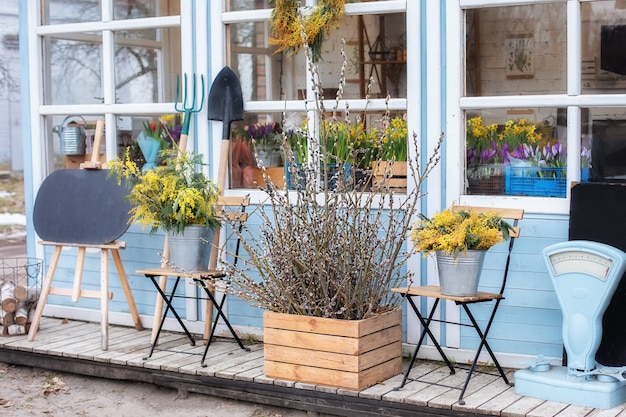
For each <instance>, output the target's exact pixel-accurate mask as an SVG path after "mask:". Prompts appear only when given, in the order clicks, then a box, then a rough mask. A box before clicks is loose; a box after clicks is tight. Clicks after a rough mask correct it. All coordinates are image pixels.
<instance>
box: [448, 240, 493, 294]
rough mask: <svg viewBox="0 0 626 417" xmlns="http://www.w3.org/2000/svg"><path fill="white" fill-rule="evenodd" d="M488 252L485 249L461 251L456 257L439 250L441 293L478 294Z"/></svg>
mask: <svg viewBox="0 0 626 417" xmlns="http://www.w3.org/2000/svg"><path fill="white" fill-rule="evenodd" d="M486 253H487V252H486V251H484V250H468V251H467V254H464V253H460V254H459V255H458V256H457V257H456V258H455V257H454V256H451V255H446V254H445V252H442V251H437V253H436V256H437V273H438V275H439V285H440V287H441V293H442V294H444V295H454V296H474V295H476V293H477V291H478V282H479V280H480V273H481V271H482V269H483V262H484V261H485V254H486Z"/></svg>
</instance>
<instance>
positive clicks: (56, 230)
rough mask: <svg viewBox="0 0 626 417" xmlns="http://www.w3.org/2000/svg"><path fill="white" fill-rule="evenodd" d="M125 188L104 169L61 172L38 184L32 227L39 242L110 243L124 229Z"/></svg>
mask: <svg viewBox="0 0 626 417" xmlns="http://www.w3.org/2000/svg"><path fill="white" fill-rule="evenodd" d="M127 194H128V188H126V186H125V185H124V184H121V185H119V184H118V183H117V180H116V178H115V177H109V176H108V170H106V169H96V170H91V169H62V170H58V171H54V172H53V173H52V174H50V175H49V176H48V177H47V178H46V179H45V180H44V181H43V183H42V184H41V187H40V188H39V191H38V192H37V197H36V199H35V206H34V209H33V225H34V226H35V231H36V232H37V234H38V235H39V237H40V238H41V239H42V240H45V241H50V242H59V243H71V244H80V245H99V244H106V243H110V242H113V241H114V240H116V239H118V238H119V237H120V236H122V235H123V234H124V232H126V230H127V229H128V220H129V213H128V212H129V210H130V208H131V204H130V202H129V201H128V199H126V195H127Z"/></svg>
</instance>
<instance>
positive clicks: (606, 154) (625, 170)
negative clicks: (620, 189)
mask: <svg viewBox="0 0 626 417" xmlns="http://www.w3.org/2000/svg"><path fill="white" fill-rule="evenodd" d="M589 113H590V119H591V176H592V181H596V182H605V181H606V182H626V108H624V107H618V108H612V107H608V108H591V109H589ZM587 144H588V142H583V145H587Z"/></svg>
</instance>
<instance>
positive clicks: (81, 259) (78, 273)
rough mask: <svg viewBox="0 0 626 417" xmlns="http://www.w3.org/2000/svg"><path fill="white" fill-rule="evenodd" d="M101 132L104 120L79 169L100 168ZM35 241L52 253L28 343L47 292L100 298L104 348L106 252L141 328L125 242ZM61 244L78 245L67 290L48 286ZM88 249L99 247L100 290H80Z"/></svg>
mask: <svg viewBox="0 0 626 417" xmlns="http://www.w3.org/2000/svg"><path fill="white" fill-rule="evenodd" d="M103 132H104V120H98V122H97V124H96V134H95V138H94V144H93V149H94V152H92V154H91V160H90V161H86V162H85V163H84V164H81V169H100V168H101V165H100V162H99V161H98V151H97V150H98V149H100V143H101V141H102V135H103ZM39 243H40V244H42V245H48V246H54V254H53V256H52V259H51V260H50V267H49V268H48V272H47V273H46V277H45V281H44V287H43V289H42V291H41V295H40V297H39V301H38V302H37V308H36V310H35V315H34V317H33V320H32V322H31V327H30V331H29V332H28V341H30V342H32V341H33V340H35V336H36V334H37V330H38V328H39V324H40V322H41V316H42V315H43V310H44V307H45V305H46V300H47V298H48V295H49V294H53V295H61V296H70V297H71V298H72V301H73V302H78V300H79V299H80V297H85V298H100V324H101V333H102V336H101V348H102V350H107V349H108V347H109V330H108V323H109V300H110V299H112V298H113V293H110V292H109V251H111V255H112V257H113V260H114V262H115V266H116V268H117V273H118V275H119V277H120V283H121V285H122V289H123V290H124V295H125V296H126V302H127V303H128V307H129V310H130V314H131V316H132V318H133V321H134V323H135V328H136V329H137V330H143V326H142V325H141V320H140V318H139V313H138V312H137V307H136V306H135V301H134V299H133V294H132V292H131V290H130V285H129V284H128V279H127V277H126V272H125V271H124V266H123V264H122V260H121V258H120V254H119V249H124V248H125V247H126V243H125V242H115V241H114V242H110V243H106V244H75V243H66V242H50V241H42V242H39ZM64 247H77V248H78V256H77V258H76V269H75V271H74V283H73V287H72V288H71V289H70V288H53V287H52V280H53V278H54V273H55V271H56V268H57V265H58V263H59V258H60V257H61V251H62V250H63V248H64ZM88 248H94V249H100V291H93V290H82V289H81V284H82V276H83V268H84V264H85V253H86V250H87V249H88Z"/></svg>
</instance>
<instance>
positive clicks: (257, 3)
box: [226, 0, 274, 12]
mask: <svg viewBox="0 0 626 417" xmlns="http://www.w3.org/2000/svg"><path fill="white" fill-rule="evenodd" d="M272 7H274V2H271V4H270V0H226V11H229V12H238V11H241V10H254V9H270V8H272Z"/></svg>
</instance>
